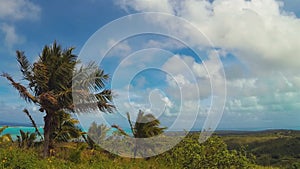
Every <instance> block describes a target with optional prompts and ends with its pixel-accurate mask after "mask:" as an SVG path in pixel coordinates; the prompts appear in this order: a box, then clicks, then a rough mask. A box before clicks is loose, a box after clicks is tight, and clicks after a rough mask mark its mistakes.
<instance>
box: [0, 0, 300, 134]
mask: <svg viewBox="0 0 300 169" xmlns="http://www.w3.org/2000/svg"><path fill="white" fill-rule="evenodd" d="M138 12H163V13H167V14H171V15H175V16H178V17H182V18H184V19H186V20H187V21H188V22H190V23H191V24H193V25H194V26H195V27H197V28H198V29H199V30H201V32H202V33H203V35H205V37H206V38H208V39H209V40H210V41H211V42H212V43H213V44H214V47H213V48H211V47H209V46H210V44H208V43H207V42H206V41H202V40H201V38H200V39H199V38H198V34H197V32H193V31H192V29H187V28H184V27H183V26H184V25H182V24H179V25H178V22H174V20H169V19H168V18H167V17H166V18H164V17H162V18H160V17H150V18H145V20H144V22H145V23H146V22H147V23H148V24H149V25H151V24H153V23H157V24H158V25H159V26H160V27H159V28H160V29H161V30H164V31H166V30H167V31H169V32H170V34H173V35H176V36H178V37H182V39H184V41H185V42H186V44H184V43H182V42H180V41H178V39H174V37H166V36H162V35H153V34H142V35H136V36H133V37H128V38H126V39H123V40H122V41H120V42H119V41H117V40H116V39H114V38H113V37H115V35H117V34H119V33H120V32H125V31H127V30H125V29H126V28H129V29H130V28H134V26H135V25H130V26H129V27H127V26H126V25H124V27H115V28H114V29H112V31H111V33H110V34H106V35H105V36H107V37H108V38H107V37H105V38H106V39H108V40H107V41H106V42H105V43H106V45H107V46H104V47H99V49H97V50H99V51H100V53H98V54H99V55H102V54H103V53H102V52H103V51H101V50H102V48H103V49H105V48H107V47H109V46H114V45H115V46H114V47H113V48H112V49H111V51H110V52H109V53H107V54H106V55H105V57H104V59H103V60H102V61H101V63H99V65H100V66H101V68H103V69H104V70H106V71H107V72H108V73H109V74H111V76H112V81H111V83H110V84H111V87H112V88H113V90H114V91H115V92H116V94H117V98H116V100H115V101H116V104H117V107H118V112H119V113H116V114H114V115H105V116H104V117H105V118H106V119H107V120H108V121H109V123H117V124H120V125H121V126H126V120H125V119H124V117H122V115H124V114H125V113H126V112H127V111H130V112H131V113H132V116H133V117H134V115H135V113H137V111H138V109H143V110H145V111H146V112H149V113H153V114H155V115H156V116H157V117H159V118H160V119H161V121H162V124H163V125H166V126H168V127H171V126H172V124H173V123H174V121H175V120H176V119H179V120H178V123H176V124H177V125H176V126H175V127H174V129H183V128H185V125H186V124H194V128H198V129H199V128H201V126H202V125H203V123H204V121H205V119H206V117H207V115H208V114H209V107H210V103H211V100H212V98H213V97H212V92H211V91H210V90H211V84H210V82H211V81H210V78H212V79H213V82H214V86H215V92H216V93H217V94H218V92H220V93H222V90H223V88H222V87H223V86H222V84H224V82H226V84H227V87H226V92H227V93H226V102H225V107H224V113H223V117H222V119H221V121H220V123H219V125H218V127H219V128H221V129H225V128H226V129H249V128H250V129H256V128H300V125H299V121H300V114H299V113H300V90H299V89H300V76H299V71H298V67H299V66H300V59H299V52H300V51H299V50H300V49H299V47H298V46H299V44H300V42H299V41H300V40H299V39H300V33H299V30H300V19H299V17H300V1H295V0H284V1H275V0H266V1H264V2H261V1H259V0H252V1H244V0H238V1H236V2H235V3H233V2H232V1H230V0H215V1H197V0H190V1H177V0H175V1H168V0H161V1H159V0H153V1H138V0H119V1H118V0H114V1H104V0H99V1H97V0H87V1H79V0H74V1H72V2H69V1H58V0H54V1H38V0H10V1H6V0H0V37H1V38H0V43H1V45H0V59H1V61H0V68H1V69H0V71H1V72H8V73H10V74H11V75H12V76H13V77H14V78H15V79H16V80H18V81H21V82H23V81H22V78H21V74H20V72H19V68H18V65H17V62H16V59H15V50H22V51H25V54H26V55H27V56H28V58H29V59H30V61H32V62H34V60H35V59H36V58H37V56H38V54H39V52H40V51H41V49H42V48H43V46H44V45H46V44H51V43H52V42H53V41H54V40H57V41H58V42H59V43H60V44H62V45H63V46H64V47H70V46H75V47H76V50H75V53H76V54H78V55H79V53H80V51H81V50H82V48H83V47H84V44H85V43H86V42H87V41H88V39H89V38H90V37H91V36H92V35H93V34H94V33H95V32H96V31H97V30H99V29H101V27H103V26H104V25H106V24H108V23H110V22H112V21H114V20H116V19H118V18H120V17H124V16H127V15H129V14H134V13H138ZM161 22H163V23H166V24H164V25H160V24H159V23H161ZM137 25H138V23H137ZM145 25H147V24H145ZM145 27H146V26H145ZM185 29H186V30H185ZM110 36H111V38H110ZM175 38H176V37H175ZM187 44H188V45H187ZM154 48H155V49H154ZM192 49H196V50H197V52H198V54H200V55H201V56H197V54H196V53H195V52H194V51H193V50H192ZM217 58H219V59H220V60H221V62H219V61H218V59H217ZM220 63H222V64H220ZM151 67H152V68H151ZM205 67H207V68H208V70H209V71H210V72H209V74H208V73H207V69H205ZM223 69H224V71H225V75H226V76H223V75H222V71H221V70H223ZM181 92H183V93H184V94H182V93H181ZM128 93H129V94H128ZM218 97H219V98H222V97H221V96H218ZM197 106H199V107H197ZM23 108H28V109H29V110H30V112H32V115H33V116H34V118H35V119H36V121H37V122H38V123H42V116H43V114H41V113H40V112H38V111H37V109H38V108H37V107H35V106H34V105H30V104H26V103H25V102H24V101H23V100H22V99H20V98H19V97H18V93H17V92H16V91H15V90H14V89H13V88H12V87H11V86H10V85H9V84H8V82H7V81H6V80H5V79H1V80H0V122H3V121H4V122H5V121H6V122H24V123H29V120H28V119H27V117H26V116H25V115H24V114H23V113H22V110H23ZM162 110H163V111H162ZM195 112H198V113H196V114H195ZM180 114H183V116H179V115H180ZM196 116H197V117H196ZM80 119H81V121H82V123H84V125H85V124H86V125H88V124H89V123H90V122H91V121H92V120H95V119H97V118H95V117H94V115H91V114H90V115H88V116H86V117H82V116H80ZM133 119H134V118H133ZM195 119H196V121H195ZM99 121H101V120H99Z"/></svg>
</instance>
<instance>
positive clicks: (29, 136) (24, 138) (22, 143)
mask: <svg viewBox="0 0 300 169" xmlns="http://www.w3.org/2000/svg"><path fill="white" fill-rule="evenodd" d="M35 140H36V134H35V133H30V132H26V133H25V132H24V131H23V130H20V135H18V136H17V141H18V144H19V147H20V148H29V147H32V146H34V141H35Z"/></svg>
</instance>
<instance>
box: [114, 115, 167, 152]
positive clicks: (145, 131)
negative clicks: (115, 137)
mask: <svg viewBox="0 0 300 169" xmlns="http://www.w3.org/2000/svg"><path fill="white" fill-rule="evenodd" d="M127 120H128V123H129V125H130V129H131V132H132V135H133V137H134V138H149V137H153V136H157V135H160V134H162V133H163V132H164V130H165V129H166V127H160V121H159V120H158V119H156V118H155V116H154V115H152V114H144V112H142V111H141V110H139V113H138V115H137V118H136V122H135V123H134V124H133V123H132V121H131V119H130V114H129V113H127ZM112 127H113V128H116V129H117V130H119V131H120V133H122V134H123V135H126V136H129V135H130V134H128V133H126V132H125V131H124V130H123V129H121V128H120V127H119V126H118V125H112ZM146 147H147V145H143V146H142V145H141V143H140V142H136V143H135V147H134V150H133V152H134V157H136V155H137V151H138V149H140V148H146Z"/></svg>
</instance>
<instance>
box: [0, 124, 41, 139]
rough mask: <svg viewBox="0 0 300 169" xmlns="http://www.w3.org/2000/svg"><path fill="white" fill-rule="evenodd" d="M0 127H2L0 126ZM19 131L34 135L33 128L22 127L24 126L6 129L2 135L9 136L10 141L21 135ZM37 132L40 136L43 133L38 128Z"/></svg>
mask: <svg viewBox="0 0 300 169" xmlns="http://www.w3.org/2000/svg"><path fill="white" fill-rule="evenodd" d="M0 127H2V126H0ZM20 130H22V131H24V132H25V133H26V132H30V133H34V132H35V128H34V127H24V126H13V127H8V128H6V129H5V130H4V131H3V132H2V134H10V135H11V137H12V139H13V140H15V139H16V138H17V135H21V134H20ZM38 130H39V131H40V133H41V134H43V133H44V130H43V127H38Z"/></svg>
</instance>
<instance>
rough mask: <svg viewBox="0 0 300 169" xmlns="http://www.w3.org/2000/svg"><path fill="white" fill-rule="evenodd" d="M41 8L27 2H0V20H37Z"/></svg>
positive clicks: (21, 0) (18, 0) (12, 0)
mask: <svg viewBox="0 0 300 169" xmlns="http://www.w3.org/2000/svg"><path fill="white" fill-rule="evenodd" d="M40 12H41V8H40V7H39V6H37V5H36V4H34V3H32V2H30V1H29V0H0V18H1V19H3V20H22V19H38V18H39V16H40Z"/></svg>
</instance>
